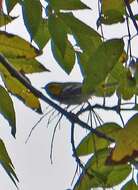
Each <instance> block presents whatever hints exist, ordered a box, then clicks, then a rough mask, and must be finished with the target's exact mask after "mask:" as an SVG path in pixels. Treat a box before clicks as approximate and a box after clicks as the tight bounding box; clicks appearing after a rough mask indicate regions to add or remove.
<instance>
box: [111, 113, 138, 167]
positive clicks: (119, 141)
mask: <svg viewBox="0 0 138 190" xmlns="http://www.w3.org/2000/svg"><path fill="white" fill-rule="evenodd" d="M115 140H116V145H115V148H114V149H113V150H112V151H111V154H110V156H109V157H108V159H107V163H109V164H112V163H115V164H122V163H127V162H128V161H131V160H133V159H134V158H136V157H138V114H135V115H134V116H133V117H132V118H131V119H130V120H129V121H128V122H127V124H126V126H125V127H124V128H122V129H121V130H119V131H117V132H116V138H115Z"/></svg>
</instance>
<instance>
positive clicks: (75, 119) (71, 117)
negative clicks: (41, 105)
mask: <svg viewBox="0 0 138 190" xmlns="http://www.w3.org/2000/svg"><path fill="white" fill-rule="evenodd" d="M0 63H1V64H2V65H3V66H4V67H5V68H6V69H7V70H8V71H9V73H10V74H11V75H12V76H13V77H15V78H16V79H17V80H18V81H20V82H21V83H22V84H23V85H24V86H25V87H26V88H28V89H29V90H30V92H32V93H33V94H34V95H35V96H36V97H38V98H40V99H41V100H43V101H44V102H46V103H47V104H49V105H50V106H52V107H53V108H55V109H56V110H57V111H59V112H60V113H61V114H62V115H64V116H65V117H66V118H67V119H68V120H69V121H70V122H71V123H76V124H78V125H80V126H81V127H83V128H85V129H87V130H89V131H91V132H92V133H94V134H95V135H97V136H98V137H101V138H104V139H106V140H109V141H111V142H114V139H112V138H111V137H109V136H107V135H106V134H104V133H102V132H100V131H98V130H96V129H93V128H91V127H90V126H89V125H88V124H87V123H85V122H84V121H82V120H80V119H79V118H78V117H77V115H75V114H74V113H72V112H67V111H66V110H64V109H63V108H62V107H60V106H59V105H58V104H56V103H54V102H53V101H51V100H50V99H49V98H47V97H46V96H45V95H44V94H43V93H42V92H40V91H39V90H37V89H36V88H35V87H33V86H32V85H31V84H30V83H29V82H28V80H26V78H25V77H24V76H23V75H22V74H21V73H20V72H18V71H17V70H16V69H15V68H14V67H13V66H12V64H11V63H10V62H9V61H8V60H7V59H6V58H5V57H4V56H3V55H2V54H1V53H0Z"/></svg>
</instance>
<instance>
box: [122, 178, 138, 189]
mask: <svg viewBox="0 0 138 190" xmlns="http://www.w3.org/2000/svg"><path fill="white" fill-rule="evenodd" d="M130 189H131V190H138V185H136V183H135V181H134V180H133V179H132V180H130V181H128V182H127V183H126V184H125V185H124V186H123V187H122V189H121V190H130Z"/></svg>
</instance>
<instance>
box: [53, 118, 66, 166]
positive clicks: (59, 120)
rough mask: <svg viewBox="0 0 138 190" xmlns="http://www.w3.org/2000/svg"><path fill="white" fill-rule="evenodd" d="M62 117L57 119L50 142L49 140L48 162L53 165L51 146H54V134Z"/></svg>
mask: <svg viewBox="0 0 138 190" xmlns="http://www.w3.org/2000/svg"><path fill="white" fill-rule="evenodd" d="M62 117H63V115H61V116H60V118H59V119H58V121H57V123H56V125H55V127H54V131H53V135H52V140H51V148H50V160H51V164H53V145H54V137H55V133H56V130H57V127H58V124H59V123H60V121H61V119H62Z"/></svg>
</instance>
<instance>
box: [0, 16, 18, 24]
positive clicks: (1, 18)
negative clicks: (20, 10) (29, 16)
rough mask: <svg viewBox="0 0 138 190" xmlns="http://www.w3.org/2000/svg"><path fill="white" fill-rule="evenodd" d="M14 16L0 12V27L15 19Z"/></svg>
mask: <svg viewBox="0 0 138 190" xmlns="http://www.w3.org/2000/svg"><path fill="white" fill-rule="evenodd" d="M16 18H17V17H12V16H9V15H6V14H4V13H1V14H0V27H1V26H5V25H6V24H9V23H10V22H12V21H13V20H15V19H16Z"/></svg>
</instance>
